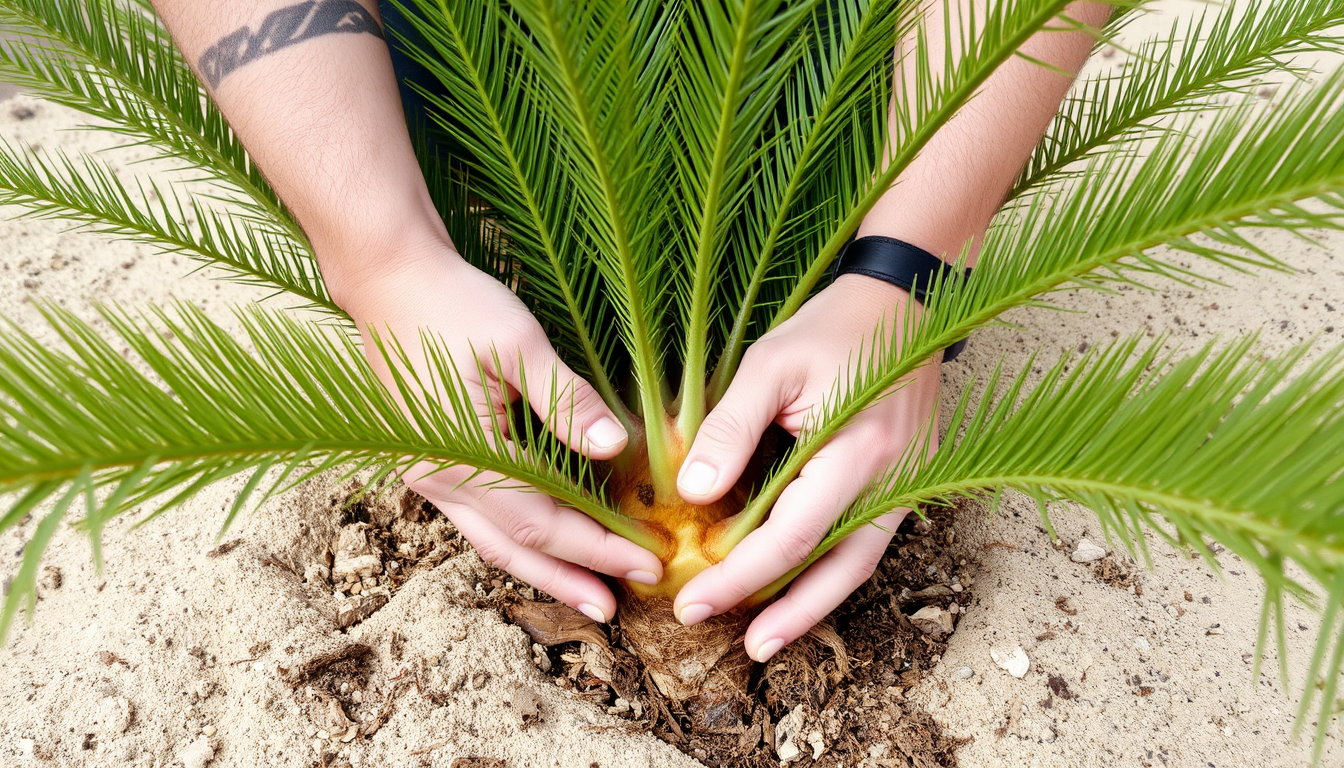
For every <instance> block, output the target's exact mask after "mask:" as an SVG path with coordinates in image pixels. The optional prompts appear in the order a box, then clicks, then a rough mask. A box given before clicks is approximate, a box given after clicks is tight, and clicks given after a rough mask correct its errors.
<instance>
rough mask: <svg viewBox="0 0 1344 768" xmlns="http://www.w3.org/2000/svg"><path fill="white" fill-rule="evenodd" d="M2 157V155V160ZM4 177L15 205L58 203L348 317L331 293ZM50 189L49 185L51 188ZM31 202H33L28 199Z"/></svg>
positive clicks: (0, 186) (0, 188) (115, 229)
mask: <svg viewBox="0 0 1344 768" xmlns="http://www.w3.org/2000/svg"><path fill="white" fill-rule="evenodd" d="M2 161H3V159H2V158H0V162H2ZM3 181H4V180H3V179H0V194H4V193H6V192H7V193H8V195H7V196H8V197H10V199H9V200H8V201H7V202H10V203H11V204H14V205H22V206H24V207H30V208H36V207H39V206H40V205H41V204H46V205H51V206H56V207H59V208H63V209H65V210H66V211H68V212H70V213H72V214H75V216H74V217H75V218H82V217H87V218H88V219H92V220H93V223H94V224H110V225H111V226H112V229H111V230H110V231H112V232H113V233H116V234H122V235H131V236H133V237H135V238H137V239H138V238H144V239H145V240H147V241H149V242H150V243H151V244H153V245H157V246H161V247H163V248H165V249H166V250H169V251H175V252H185V253H189V254H196V255H197V256H199V257H201V258H203V259H206V260H208V261H211V262H215V263H217V264H221V265H225V266H226V267H227V268H228V269H230V270H233V271H234V272H238V273H241V274H244V275H248V276H249V277H253V278H256V279H257V280H259V281H263V282H266V283H269V284H270V285H273V286H275V287H277V288H280V289H282V290H284V291H285V292H286V293H290V294H292V295H294V296H298V297H299V298H301V299H304V300H305V301H309V302H311V303H312V304H313V305H314V306H317V307H321V308H322V309H323V310H326V311H327V312H330V313H332V314H333V315H336V316H338V317H345V316H346V314H345V310H343V309H341V308H340V307H338V306H336V304H335V303H334V302H333V301H332V300H331V298H330V297H329V296H327V295H326V294H325V293H323V294H318V293H314V292H312V291H309V290H308V289H306V288H304V287H302V286H300V285H296V284H293V283H279V282H277V281H276V279H275V275H273V274H270V273H267V272H262V271H260V270H258V269H255V268H253V267H252V266H251V265H249V264H247V263H245V262H240V261H237V260H235V259H232V258H230V257H229V256H227V255H225V254H224V253H222V252H219V251H214V250H211V249H209V248H207V247H205V246H204V245H203V244H202V243H200V242H197V241H196V240H193V239H190V238H186V237H182V236H179V235H174V234H172V233H171V232H168V231H166V230H164V229H154V228H150V227H148V226H146V225H145V222H143V221H136V220H134V219H130V218H128V217H125V216H119V215H117V214H115V213H114V212H112V211H109V210H106V209H102V208H96V207H94V206H90V205H80V204H79V203H78V202H77V201H75V200H71V199H58V197H57V196H56V195H54V194H50V195H45V196H38V195H35V194H33V190H20V189H17V188H15V187H14V186H13V185H5V184H4V183H3ZM48 189H49V188H48ZM29 201H31V202H29ZM39 213H40V212H39Z"/></svg>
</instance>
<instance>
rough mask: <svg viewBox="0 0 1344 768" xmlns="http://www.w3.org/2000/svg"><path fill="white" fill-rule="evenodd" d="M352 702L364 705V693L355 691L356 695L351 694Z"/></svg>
mask: <svg viewBox="0 0 1344 768" xmlns="http://www.w3.org/2000/svg"><path fill="white" fill-rule="evenodd" d="M350 700H351V701H353V702H355V703H356V704H363V703H364V693H363V692H362V691H355V692H354V693H351V694H350Z"/></svg>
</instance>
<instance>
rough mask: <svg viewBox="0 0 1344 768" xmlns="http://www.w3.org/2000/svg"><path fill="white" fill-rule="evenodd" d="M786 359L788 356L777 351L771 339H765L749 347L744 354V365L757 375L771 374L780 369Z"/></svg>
mask: <svg viewBox="0 0 1344 768" xmlns="http://www.w3.org/2000/svg"><path fill="white" fill-rule="evenodd" d="M786 359H788V358H787V357H786V356H784V355H779V354H776V353H775V351H774V348H773V347H772V346H771V345H770V342H769V341H764V340H763V341H758V342H756V343H755V344H752V345H751V346H750V347H747V351H746V352H744V353H743V354H742V367H743V368H744V369H746V370H750V371H751V372H752V373H754V374H757V375H759V374H771V373H774V372H776V371H778V370H779V368H780V365H781V364H782V363H783V362H784V361H785V360H786Z"/></svg>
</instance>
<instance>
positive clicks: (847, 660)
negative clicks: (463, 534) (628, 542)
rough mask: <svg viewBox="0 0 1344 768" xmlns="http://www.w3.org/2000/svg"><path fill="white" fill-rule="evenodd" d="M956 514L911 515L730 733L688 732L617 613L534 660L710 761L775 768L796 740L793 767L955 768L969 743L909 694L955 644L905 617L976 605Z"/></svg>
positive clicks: (503, 598)
mask: <svg viewBox="0 0 1344 768" xmlns="http://www.w3.org/2000/svg"><path fill="white" fill-rule="evenodd" d="M952 519H953V511H952V510H946V509H936V510H930V512H929V521H928V522H927V523H926V522H924V521H921V520H918V519H917V518H913V517H911V518H909V519H907V520H906V522H905V523H903V524H902V526H901V527H900V529H899V530H898V531H897V534H896V536H895V538H894V539H893V540H892V544H891V546H890V548H889V549H888V550H887V555H886V557H885V559H884V560H883V562H882V564H881V565H880V566H879V567H878V570H877V572H876V573H875V574H874V575H873V577H872V578H871V579H869V581H868V582H867V583H866V584H865V585H864V586H863V587H861V588H860V589H859V590H858V591H857V592H855V593H854V594H853V595H852V596H851V597H850V599H849V600H848V601H846V602H845V604H844V605H843V606H841V607H840V609H839V610H838V611H836V613H835V614H833V616H832V617H831V619H830V620H829V621H828V623H827V624H825V625H823V626H822V627H819V628H818V629H817V630H816V631H814V632H813V633H812V634H810V635H808V636H807V637H805V638H802V639H800V640H799V641H797V642H795V643H793V644H791V645H790V646H789V647H788V648H786V649H785V650H784V651H782V652H780V653H779V654H778V655H777V656H776V657H775V659H773V660H771V662H770V663H768V664H766V665H765V666H764V667H763V668H760V669H758V670H757V671H756V673H755V674H754V675H753V678H752V680H753V682H752V690H751V691H750V693H751V694H753V697H754V701H755V707H754V709H753V710H752V711H751V712H750V714H749V716H748V717H744V718H743V721H742V722H741V723H738V724H734V726H733V727H731V728H728V729H724V730H723V731H722V732H714V733H708V732H697V731H694V730H692V727H691V723H692V722H693V718H691V717H688V716H687V713H684V712H677V711H674V710H673V708H671V707H669V705H668V703H667V702H666V701H664V700H663V699H662V697H661V696H658V695H657V694H656V692H654V688H653V686H652V684H651V682H650V681H649V680H648V678H647V675H645V674H644V673H643V670H642V669H641V667H640V664H639V662H638V660H637V659H636V658H635V657H634V656H633V655H632V654H630V653H629V652H628V651H626V650H625V648H624V647H623V645H624V644H623V642H622V639H621V630H620V621H619V617H618V618H617V620H616V621H615V622H614V623H613V625H612V626H610V627H605V628H601V629H602V631H605V632H606V633H607V635H608V637H609V642H608V644H607V647H606V648H602V647H601V646H600V645H599V644H594V643H581V642H558V643H555V644H551V645H549V647H544V646H546V645H547V643H546V642H544V641H545V639H546V638H545V636H544V635H543V637H542V639H541V640H539V641H538V643H539V644H538V645H537V646H536V647H535V648H534V650H535V651H536V652H537V657H538V658H537V662H538V666H540V667H541V668H542V669H543V670H545V671H548V673H549V674H550V675H551V676H552V677H554V678H555V679H556V681H557V683H558V684H559V685H560V686H561V687H564V688H568V689H570V690H572V691H574V692H575V693H577V694H579V695H582V696H584V697H586V698H589V699H590V700H592V701H593V702H594V703H595V704H597V705H599V706H602V707H605V708H607V711H608V712H610V713H611V714H616V715H619V716H622V717H625V718H626V719H628V720H629V721H630V722H631V727H632V730H634V731H645V732H650V731H651V732H652V733H654V734H656V735H657V736H658V737H659V738H661V739H663V740H664V741H667V742H669V743H671V744H673V745H675V746H676V747H678V748H679V749H681V750H682V751H683V752H685V753H686V754H688V755H690V756H692V757H694V758H696V759H698V760H700V761H702V762H704V763H705V764H706V765H709V766H715V767H717V766H734V767H736V766H742V767H743V768H766V766H770V767H771V768H774V767H775V766H778V765H780V753H779V751H778V750H779V749H780V748H781V747H782V748H783V749H784V750H785V752H789V751H791V750H789V748H788V747H787V746H784V745H785V744H786V743H791V744H793V746H794V747H796V750H797V758H796V759H795V760H794V761H793V762H791V763H789V765H791V766H796V767H797V768H807V767H808V766H827V767H829V766H839V765H848V766H852V765H856V764H858V763H860V762H862V761H864V760H867V759H872V758H875V762H876V764H877V765H883V766H888V765H890V766H915V767H916V768H951V767H952V766H956V765H957V758H956V750H957V748H958V747H959V746H960V745H961V744H962V743H964V742H963V741H961V740H958V739H954V738H951V737H949V736H947V735H945V734H944V733H943V732H942V729H941V727H940V726H939V725H938V723H937V721H936V720H935V719H934V717H933V715H932V714H931V713H929V712H927V711H924V710H922V709H920V708H919V707H918V706H917V705H916V704H914V703H913V702H912V701H910V700H909V699H907V698H906V696H905V694H906V691H908V690H909V689H910V688H911V687H912V686H914V685H915V684H917V683H918V682H919V681H920V680H921V678H922V677H923V676H924V675H926V674H929V673H930V672H931V671H932V670H933V669H934V668H935V667H936V666H937V664H938V662H939V660H940V659H941V657H942V654H943V652H944V651H945V649H946V647H947V646H946V642H947V639H948V638H946V637H944V638H943V639H941V640H938V639H934V637H933V636H931V635H928V634H925V633H923V632H921V631H920V630H918V629H916V628H915V626H914V625H913V624H912V623H911V622H910V619H909V616H910V615H911V614H913V613H915V612H916V611H918V610H919V609H920V608H923V607H925V606H930V605H935V606H938V607H940V608H943V609H945V610H950V611H954V612H955V613H953V618H954V619H955V620H958V621H959V620H960V618H961V616H960V606H962V605H967V604H969V603H970V601H971V592H972V581H971V579H970V577H969V573H968V569H969V568H971V567H973V565H974V562H973V560H971V556H970V555H969V554H967V553H966V552H964V551H963V549H962V548H961V547H960V545H959V542H957V541H956V540H955V536H954V533H953V531H952V527H951V523H952ZM505 580H507V576H504V575H500V576H498V577H496V578H494V579H489V580H488V581H489V582H490V583H492V584H493V582H496V581H500V582H502V581H505ZM494 586H495V589H494V590H492V592H491V598H493V602H494V603H495V605H496V606H497V607H498V608H500V609H501V610H502V611H503V612H504V614H505V615H506V616H519V615H525V616H526V615H531V614H533V613H535V611H523V612H522V613H521V614H520V611H519V609H518V605H519V604H520V600H521V598H520V597H519V596H518V593H517V590H516V589H515V590H508V589H499V588H498V587H499V585H494ZM529 591H530V590H529ZM523 597H529V596H528V595H524V596H523ZM954 604H955V607H954ZM523 623H526V622H523ZM533 625H535V622H533ZM566 626H568V624H567V625H566ZM534 628H535V626H534ZM592 628H593V629H598V627H597V625H592ZM569 631H574V627H572V626H569ZM533 638H534V640H535V639H537V636H536V635H533ZM814 755H815V757H814Z"/></svg>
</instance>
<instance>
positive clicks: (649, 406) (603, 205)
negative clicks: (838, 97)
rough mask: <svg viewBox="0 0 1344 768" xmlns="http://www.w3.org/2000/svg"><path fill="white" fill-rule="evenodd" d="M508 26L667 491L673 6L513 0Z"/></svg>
mask: <svg viewBox="0 0 1344 768" xmlns="http://www.w3.org/2000/svg"><path fill="white" fill-rule="evenodd" d="M511 5H512V7H513V11H514V13H515V14H516V19H515V18H512V17H505V18H504V19H503V21H504V22H505V25H506V28H507V31H506V34H510V35H512V36H514V37H515V38H516V39H517V41H518V51H519V55H520V56H521V57H522V59H523V61H524V62H525V63H526V67H527V70H528V71H529V72H535V73H536V77H537V87H538V88H542V89H545V90H547V91H549V94H550V97H549V99H548V102H547V103H548V104H549V105H550V106H551V109H550V112H551V116H552V117H553V118H554V120H555V126H556V129H557V136H556V142H555V147H556V149H557V151H558V154H559V155H560V156H561V157H562V158H564V162H565V167H566V173H567V174H568V176H569V178H570V180H571V182H572V183H573V185H574V186H573V189H574V193H575V194H574V197H573V206H574V207H573V210H572V212H571V217H572V219H573V220H574V222H575V225H576V226H577V227H578V228H579V236H580V238H581V240H582V241H584V242H585V244H586V245H587V246H588V247H589V248H590V250H591V252H592V256H591V258H592V263H593V264H594V265H595V266H596V267H597V269H599V270H600V272H601V275H602V278H603V284H604V286H605V288H606V292H607V297H608V300H609V301H611V303H612V305H613V309H614V311H615V314H616V316H617V317H618V318H619V320H620V323H621V326H622V330H623V337H624V340H625V346H626V350H627V352H628V353H629V355H630V358H631V361H632V364H631V368H632V373H633V375H634V380H635V382H634V383H635V387H636V389H637V391H638V398H639V403H640V406H641V407H640V411H641V413H642V415H643V417H644V430H645V436H646V441H647V447H648V451H649V460H650V463H651V465H652V466H653V482H654V486H655V490H656V493H657V494H658V496H659V497H660V498H667V499H671V498H674V497H675V494H676V490H675V489H674V488H673V487H672V483H673V478H674V477H675V475H676V467H675V466H674V459H673V458H672V453H671V450H672V443H671V440H670V438H669V436H668V434H667V431H668V426H667V425H666V424H665V423H664V414H665V413H666V408H665V406H664V397H663V388H664V386H665V377H664V365H663V358H664V355H665V346H664V345H665V341H666V333H665V331H666V328H665V325H664V322H663V318H662V313H661V312H660V307H661V306H662V305H663V303H664V301H665V296H666V292H667V290H668V277H667V276H668V274H670V271H669V270H670V268H669V263H668V262H669V259H668V252H667V248H666V247H665V242H664V238H663V237H662V235H664V234H665V233H666V232H665V227H664V222H665V221H666V220H667V219H668V209H669V207H670V205H671V203H670V198H671V195H670V193H669V191H668V189H667V187H668V185H666V184H659V183H651V178H657V177H656V175H655V176H651V174H657V173H658V172H660V171H662V170H663V169H664V168H666V167H667V165H668V163H669V161H668V157H669V155H668V153H669V152H670V151H671V150H670V146H669V142H668V141H667V139H666V137H665V135H664V133H665V131H664V128H665V126H664V121H663V117H664V106H663V105H664V104H665V103H666V101H667V99H668V93H667V90H668V87H669V86H668V85H667V81H668V80H669V79H670V76H668V75H667V73H668V72H669V71H670V67H671V66H672V64H671V61H672V60H673V58H674V56H673V53H674V51H675V47H674V44H675V36H674V34H673V32H674V31H675V29H676V26H675V24H674V22H676V21H677V20H678V19H679V18H680V13H679V10H678V9H677V8H676V7H675V6H674V7H670V8H664V4H663V3H660V2H656V1H655V0H642V1H639V2H633V3H622V2H616V1H615V0H597V1H596V2H588V1H587V0H515V2H513V3H511Z"/></svg>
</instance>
